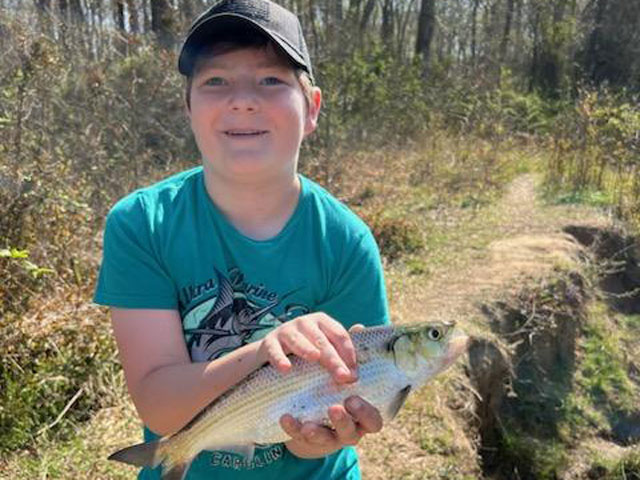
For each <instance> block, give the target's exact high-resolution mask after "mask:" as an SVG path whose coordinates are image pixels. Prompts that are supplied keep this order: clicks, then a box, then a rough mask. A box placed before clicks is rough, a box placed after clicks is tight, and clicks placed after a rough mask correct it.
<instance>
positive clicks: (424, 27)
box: [416, 0, 436, 78]
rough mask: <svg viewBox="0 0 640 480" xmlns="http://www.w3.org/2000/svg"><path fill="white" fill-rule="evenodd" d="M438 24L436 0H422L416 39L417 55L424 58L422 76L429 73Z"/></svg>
mask: <svg viewBox="0 0 640 480" xmlns="http://www.w3.org/2000/svg"><path fill="white" fill-rule="evenodd" d="M435 25H436V0H422V3H421V5H420V16H419V17H418V37H417V39H416V55H418V56H419V57H421V58H422V62H423V63H422V65H423V67H422V77H423V78H426V77H427V75H428V73H429V59H430V51H431V41H432V40H433V32H434V30H435Z"/></svg>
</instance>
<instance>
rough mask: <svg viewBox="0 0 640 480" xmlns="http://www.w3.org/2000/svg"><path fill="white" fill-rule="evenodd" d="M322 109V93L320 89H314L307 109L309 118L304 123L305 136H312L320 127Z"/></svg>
mask: <svg viewBox="0 0 640 480" xmlns="http://www.w3.org/2000/svg"><path fill="white" fill-rule="evenodd" d="M320 107H322V91H321V90H320V89H319V88H318V87H312V90H311V102H309V106H308V108H307V117H306V119H305V122H304V136H305V137H306V136H307V135H310V134H311V133H312V132H313V131H314V130H315V129H316V128H317V127H318V116H319V115H320Z"/></svg>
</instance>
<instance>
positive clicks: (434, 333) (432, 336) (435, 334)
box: [427, 328, 442, 341]
mask: <svg viewBox="0 0 640 480" xmlns="http://www.w3.org/2000/svg"><path fill="white" fill-rule="evenodd" d="M427 337H429V340H434V341H438V340H440V338H442V332H441V331H440V329H438V328H430V329H429V330H428V331H427Z"/></svg>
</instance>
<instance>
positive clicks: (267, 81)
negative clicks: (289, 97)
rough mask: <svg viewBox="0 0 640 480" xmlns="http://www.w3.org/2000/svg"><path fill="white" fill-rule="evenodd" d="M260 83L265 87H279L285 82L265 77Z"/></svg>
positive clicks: (276, 78)
mask: <svg viewBox="0 0 640 480" xmlns="http://www.w3.org/2000/svg"><path fill="white" fill-rule="evenodd" d="M260 83H262V84H263V85H279V84H281V83H283V81H282V80H280V79H279V78H278V77H265V78H263V79H262V81H261V82H260Z"/></svg>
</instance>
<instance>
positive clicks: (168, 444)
mask: <svg viewBox="0 0 640 480" xmlns="http://www.w3.org/2000/svg"><path fill="white" fill-rule="evenodd" d="M351 337H352V340H353V343H354V346H355V348H356V358H357V362H358V380H357V381H356V382H354V383H350V384H343V385H338V384H337V383H335V382H334V380H333V379H332V377H331V375H330V374H329V373H328V372H327V370H326V369H325V368H324V367H322V366H321V365H319V364H318V363H311V362H307V361H305V360H303V359H301V358H299V357H295V356H292V357H291V363H292V368H291V371H290V372H289V373H287V374H281V373H279V372H278V371H277V370H276V369H275V368H273V367H272V366H271V365H268V364H267V365H265V366H263V367H261V368H259V369H258V370H256V371H255V372H253V373H252V374H250V375H249V376H247V377H246V378H245V379H244V380H242V381H240V382H239V383H238V384H237V385H236V386H234V387H232V388H231V389H229V390H228V391H227V392H226V393H224V394H223V395H221V396H220V397H218V398H216V399H215V400H213V401H212V402H211V403H210V404H209V405H208V406H207V407H205V408H204V409H203V410H202V411H201V412H200V413H199V414H198V415H196V416H195V417H194V418H193V419H192V420H191V421H190V422H189V423H188V424H187V425H186V426H185V427H183V428H182V429H181V430H180V431H179V432H178V433H176V434H174V435H172V436H170V437H165V438H163V439H161V440H160V441H157V442H155V443H152V444H140V445H134V446H132V447H128V448H125V449H123V450H120V451H119V452H116V453H115V454H113V455H112V456H111V457H109V458H110V459H113V460H118V461H123V462H126V463H131V464H134V465H139V466H156V465H158V464H162V465H163V466H164V468H163V479H164V480H173V479H180V478H183V477H184V476H185V475H186V471H187V469H188V465H189V464H190V462H191V460H192V459H193V458H194V457H195V456H196V455H197V454H198V453H199V452H200V451H202V450H213V449H216V450H230V451H238V452H244V453H245V454H246V455H247V456H248V458H247V460H246V461H247V462H250V461H251V457H252V455H253V446H254V445H255V444H270V443H279V442H285V441H287V440H289V439H290V438H289V436H288V435H287V434H286V433H285V432H284V430H282V428H281V427H280V424H279V419H280V418H281V417H282V416H283V415H285V414H291V415H292V416H294V417H296V418H297V419H299V420H300V421H302V422H305V421H312V422H316V423H319V424H329V419H328V408H329V407H330V406H332V405H336V404H342V403H344V401H345V400H346V399H347V398H348V397H350V396H352V395H358V396H360V397H362V398H364V399H365V400H367V401H368V402H369V403H371V404H372V405H374V406H375V407H376V408H378V410H379V411H380V413H381V415H382V417H383V419H384V421H385V422H387V421H389V420H390V419H391V418H393V416H394V415H395V414H396V413H397V411H398V409H399V408H400V407H401V406H402V403H403V401H404V400H405V398H406V395H407V394H408V392H409V390H411V389H412V388H418V387H420V386H421V385H423V384H424V383H426V382H427V381H428V380H429V379H430V378H431V377H433V376H434V375H436V374H437V373H438V372H440V371H442V370H443V369H445V368H447V367H448V366H449V365H451V364H452V363H453V361H454V360H455V359H456V358H457V357H458V356H459V355H460V354H461V353H462V352H463V351H464V350H466V345H467V341H468V337H467V336H466V335H464V334H463V333H462V332H460V331H459V330H457V329H456V328H455V327H454V325H452V324H443V323H428V324H419V325H414V326H408V327H393V326H381V327H371V328H366V329H364V330H362V331H360V332H357V333H353V334H351Z"/></svg>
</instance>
